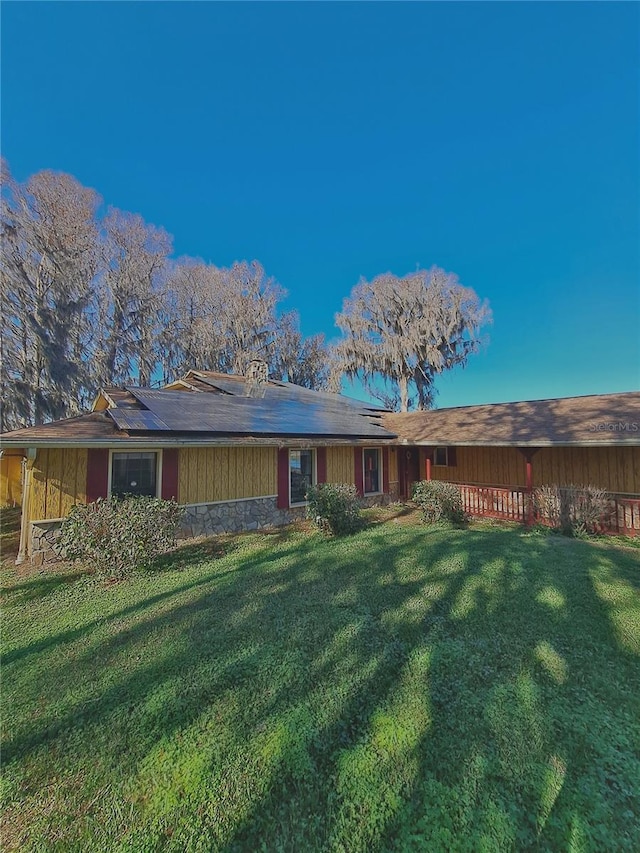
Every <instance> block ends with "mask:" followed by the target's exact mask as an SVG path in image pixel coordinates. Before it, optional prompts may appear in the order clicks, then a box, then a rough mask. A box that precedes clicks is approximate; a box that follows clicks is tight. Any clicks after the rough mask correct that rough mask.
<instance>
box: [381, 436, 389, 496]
mask: <svg viewBox="0 0 640 853" xmlns="http://www.w3.org/2000/svg"><path fill="white" fill-rule="evenodd" d="M382 491H383V492H384V493H385V495H388V494H389V448H388V447H383V448H382Z"/></svg>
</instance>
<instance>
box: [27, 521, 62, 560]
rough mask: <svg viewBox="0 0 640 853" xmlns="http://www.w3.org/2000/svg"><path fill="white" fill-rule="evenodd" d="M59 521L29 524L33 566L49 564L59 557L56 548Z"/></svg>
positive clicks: (60, 522)
mask: <svg viewBox="0 0 640 853" xmlns="http://www.w3.org/2000/svg"><path fill="white" fill-rule="evenodd" d="M61 524H62V521H61V519H59V518H54V519H51V520H47V521H33V522H32V523H31V548H30V553H31V562H32V563H33V565H34V566H41V565H42V564H43V563H51V562H54V561H55V560H57V559H58V558H59V557H60V554H59V553H58V548H57V542H58V538H59V536H60V525H61Z"/></svg>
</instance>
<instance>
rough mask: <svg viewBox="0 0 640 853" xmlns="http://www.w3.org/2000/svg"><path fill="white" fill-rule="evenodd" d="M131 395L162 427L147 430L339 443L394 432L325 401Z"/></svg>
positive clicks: (161, 393)
mask: <svg viewBox="0 0 640 853" xmlns="http://www.w3.org/2000/svg"><path fill="white" fill-rule="evenodd" d="M129 390H130V391H131V393H132V394H134V395H135V397H136V398H137V399H138V400H139V401H140V402H141V403H142V405H143V406H146V408H147V409H149V410H150V412H151V413H153V414H154V415H155V416H156V417H157V418H158V420H159V422H160V424H162V425H163V426H159V427H158V426H151V425H150V426H148V427H145V428H146V429H150V430H154V429H170V430H172V431H173V432H215V433H223V434H243V435H296V436H307V435H309V436H311V435H315V436H320V435H323V436H332V437H337V438H379V439H385V438H392V437H393V433H390V432H389V431H388V430H385V429H383V428H382V427H381V426H379V425H377V424H374V423H372V422H371V421H370V420H369V418H367V417H366V416H365V414H364V412H363V413H362V414H361V413H359V412H358V411H357V410H354V409H353V408H351V407H349V406H340V405H336V403H335V401H333V400H329V401H327V400H324V399H322V398H320V399H314V400H313V402H306V401H304V402H301V401H298V400H291V399H288V400H287V399H274V398H273V397H271V398H269V397H265V398H264V399H261V398H254V397H230V396H225V395H218V394H186V393H185V392H183V391H150V390H147V389H138V388H130V389H129ZM136 414H139V412H137V413H136ZM127 428H129V429H133V427H127Z"/></svg>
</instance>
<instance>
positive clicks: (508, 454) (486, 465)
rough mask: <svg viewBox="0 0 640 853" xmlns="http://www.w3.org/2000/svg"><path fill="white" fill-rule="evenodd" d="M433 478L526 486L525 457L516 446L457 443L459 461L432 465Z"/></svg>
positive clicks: (422, 472) (422, 464)
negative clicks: (465, 444)
mask: <svg viewBox="0 0 640 853" xmlns="http://www.w3.org/2000/svg"><path fill="white" fill-rule="evenodd" d="M534 463H535V458H534ZM534 470H535V464H534ZM425 476H426V475H425V455H424V451H423V452H422V453H421V454H420V477H421V478H422V479H424V477H425ZM431 478H432V479H433V480H447V481H448V482H450V483H469V484H478V485H492V486H524V484H525V482H524V457H523V456H522V454H521V453H520V452H519V451H518V450H517V449H516V448H515V447H457V448H456V465H455V466H443V465H432V466H431Z"/></svg>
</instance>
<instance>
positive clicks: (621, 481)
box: [420, 447, 640, 495]
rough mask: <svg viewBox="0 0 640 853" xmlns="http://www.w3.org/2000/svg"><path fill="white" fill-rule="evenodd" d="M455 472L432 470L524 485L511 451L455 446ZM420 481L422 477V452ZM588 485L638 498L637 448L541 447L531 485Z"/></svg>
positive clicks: (520, 461)
mask: <svg viewBox="0 0 640 853" xmlns="http://www.w3.org/2000/svg"><path fill="white" fill-rule="evenodd" d="M456 456H457V460H456V461H457V464H456V466H455V467H444V466H439V465H432V467H431V477H432V479H434V480H448V481H449V482H451V483H469V484H470V485H487V486H524V485H525V461H524V457H523V455H522V453H520V451H519V450H517V448H515V447H457V448H456ZM420 476H421V477H422V478H424V477H425V458H424V450H422V451H421V454H420ZM571 483H575V484H578V485H586V484H591V485H594V486H600V487H602V488H605V489H607V490H608V491H610V492H616V493H622V494H634V495H635V494H640V447H543V448H541V449H540V450H538V451H537V453H536V454H535V455H534V456H533V485H534V486H544V485H559V486H566V485H569V484H571Z"/></svg>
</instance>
